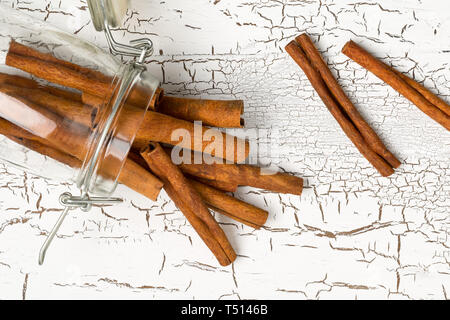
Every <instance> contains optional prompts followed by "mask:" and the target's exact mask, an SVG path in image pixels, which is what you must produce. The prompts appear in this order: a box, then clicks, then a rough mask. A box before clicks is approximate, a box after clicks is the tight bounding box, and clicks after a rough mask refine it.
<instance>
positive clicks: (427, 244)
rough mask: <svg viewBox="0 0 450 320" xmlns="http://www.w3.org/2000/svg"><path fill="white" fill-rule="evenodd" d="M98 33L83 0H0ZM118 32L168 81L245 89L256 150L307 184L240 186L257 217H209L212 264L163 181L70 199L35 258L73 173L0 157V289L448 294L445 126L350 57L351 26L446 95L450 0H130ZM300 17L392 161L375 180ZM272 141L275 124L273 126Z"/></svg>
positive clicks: (226, 93) (449, 187)
mask: <svg viewBox="0 0 450 320" xmlns="http://www.w3.org/2000/svg"><path fill="white" fill-rule="evenodd" d="M0 2H1V3H6V4H10V5H14V6H15V7H17V8H18V9H20V10H23V11H24V12H26V13H29V14H31V15H33V16H36V17H38V18H40V19H45V20H47V21H49V22H50V23H52V24H54V25H56V26H58V27H60V28H61V29H64V30H66V31H69V32H73V33H76V34H77V35H78V36H79V37H82V38H85V39H90V40H92V41H94V42H95V43H97V44H99V45H100V46H103V47H105V46H106V43H105V40H104V37H103V34H101V33H95V32H94V29H93V26H92V24H91V23H90V16H89V13H88V11H87V5H86V2H85V1H82V0H80V1H75V0H73V1H59V0H39V1H16V0H1V1H0ZM133 7H134V9H133V10H132V11H130V12H129V14H128V19H127V21H126V25H125V27H124V28H123V29H122V30H119V31H116V32H114V35H115V36H116V37H117V38H118V39H120V40H122V41H125V39H132V38H135V37H141V36H148V37H150V38H151V39H152V40H153V41H154V42H155V45H156V55H155V57H154V58H153V59H151V61H149V68H150V70H151V71H152V72H153V73H154V74H155V75H156V76H157V77H158V78H159V79H161V81H162V83H163V87H164V88H165V89H166V91H167V92H168V93H172V94H177V95H189V96H196V97H203V98H207V97H210V98H211V97H212V98H214V97H222V98H230V97H232V98H239V99H244V100H245V101H246V111H245V115H244V116H245V120H246V125H247V127H248V128H258V129H261V130H260V137H259V142H260V147H265V144H266V145H267V144H268V142H267V141H269V140H268V139H265V136H267V137H272V138H273V137H274V136H276V137H277V141H276V142H277V145H278V148H276V150H275V151H276V152H273V154H272V155H270V157H269V156H264V155H262V157H261V160H263V161H264V163H267V161H268V160H270V161H271V163H272V164H273V165H275V166H278V167H280V168H282V169H283V170H286V171H288V172H292V173H294V174H296V175H298V176H302V177H304V178H305V182H306V188H305V190H304V193H303V195H302V196H301V197H298V196H289V195H278V194H272V193H267V192H262V191H260V190H256V189H251V188H241V189H240V190H239V192H238V193H237V194H236V196H237V197H239V198H242V199H245V201H248V202H250V203H253V204H256V205H259V206H261V207H262V208H264V209H267V210H269V211H270V218H269V220H268V222H267V228H266V229H264V230H259V231H254V230H253V229H251V228H248V227H245V226H243V225H241V224H238V223H235V222H233V221H231V220H228V219H226V218H223V217H221V216H217V218H218V219H219V220H220V221H221V222H223V228H224V229H225V231H226V233H227V234H228V236H229V238H230V240H231V242H232V244H233V246H234V247H235V248H236V251H237V252H238V254H239V258H238V259H237V261H236V262H235V263H234V264H233V266H230V267H226V268H221V267H219V266H218V264H217V262H216V261H215V259H214V257H213V256H212V255H211V254H210V252H209V251H208V250H207V249H206V247H205V246H204V245H203V244H202V242H201V241H200V240H199V238H198V236H197V235H196V234H195V232H193V230H192V228H191V227H190V226H189V224H188V223H187V222H186V221H185V219H184V217H183V215H182V214H181V213H180V212H179V211H178V210H177V209H176V208H175V206H174V205H173V203H172V202H171V201H170V199H169V198H168V197H167V195H166V194H165V192H162V194H161V196H160V198H159V201H158V202H155V203H153V202H151V201H149V200H147V199H145V198H144V197H142V196H140V195H138V194H136V193H134V192H132V191H131V190H128V189H127V188H125V187H123V186H120V187H119V190H118V193H120V194H122V195H124V196H125V197H126V202H125V203H124V204H123V205H120V206H117V207H109V208H106V209H104V210H100V209H94V210H92V211H91V212H89V213H80V212H73V213H72V214H71V215H70V216H69V218H68V219H67V221H66V222H65V223H64V225H63V226H62V228H61V231H60V233H59V236H58V238H57V239H55V241H54V243H53V244H52V247H51V248H50V251H49V253H48V256H47V261H46V263H45V265H44V266H41V267H40V266H38V264H37V254H38V250H39V248H40V246H41V244H42V242H43V241H44V239H45V236H46V234H47V233H48V232H49V230H50V229H51V227H52V226H53V224H54V223H55V221H56V219H57V216H58V214H59V213H60V210H61V208H60V206H59V204H58V201H57V200H58V195H59V194H60V193H61V192H64V191H67V190H70V191H72V192H74V193H75V192H76V189H75V187H74V186H71V185H67V184H60V183H56V182H54V181H46V180H43V179H40V178H37V177H34V176H32V175H30V174H25V173H23V172H20V171H18V170H17V169H14V168H12V167H9V166H6V165H0V172H1V174H0V298H1V299H22V298H24V299H36V298H58V299H66V298H75V299H81V298H88V299H89V298H119V299H128V298H133V299H134V298H135V299H154V298H156V299H180V298H186V299H192V298H195V299H201V298H210V299H227V298H238V299H255V298H270V299H330V298H345V299H347V298H348V299H367V298H376V299H385V298H390V299H404V298H406V299H411V298H416V299H442V298H448V297H450V237H449V236H450V215H449V214H450V210H449V207H450V165H449V155H450V142H449V141H450V140H449V138H450V134H449V133H448V132H446V130H445V129H444V128H442V127H441V126H440V125H438V124H437V123H435V122H434V121H433V120H431V119H430V118H428V117H427V116H425V115H424V114H423V113H421V112H420V111H419V110H418V109H417V108H416V107H415V106H413V105H411V104H410V103H409V102H408V101H406V100H405V99H404V98H403V97H401V96H399V94H397V93H396V92H395V91H394V90H392V89H391V88H390V87H388V86H387V85H385V84H383V83H382V82H381V81H380V80H378V79H377V78H376V77H375V76H373V75H372V74H368V73H367V72H366V71H364V70H363V69H361V68H360V67H359V66H358V65H356V64H355V63H354V62H351V61H349V60H348V59H347V58H346V57H345V56H344V55H343V54H341V53H340V49H341V48H342V46H343V45H344V43H345V42H346V41H348V40H350V39H353V40H355V41H357V42H359V43H362V44H363V45H364V46H365V47H366V48H369V49H370V51H371V52H373V53H374V54H375V55H376V56H378V57H381V58H387V61H389V62H390V63H392V64H394V65H395V66H397V67H398V69H400V70H402V71H404V72H408V73H409V74H410V75H413V76H414V77H415V78H416V79H418V80H420V81H422V80H424V79H425V85H426V86H427V87H429V88H431V89H432V90H433V91H435V92H437V93H439V94H440V95H441V97H443V98H444V99H446V100H447V101H449V100H450V84H449V81H450V70H449V68H450V3H449V2H448V0H434V1H431V0H428V1H420V0H397V1H389V0H381V1H359V0H353V1H338V0H334V1H333V0H322V1H293V0H291V1H288V0H279V1H270V0H260V1H258V0H246V1H243V0H221V1H220V0H216V1H213V0H209V1H208V0H192V1H181V0H166V1H162V2H161V1H144V0H135V1H134V4H133ZM304 31H307V32H308V33H309V34H311V35H312V37H313V39H314V40H315V41H316V43H317V46H318V47H319V49H320V50H321V51H322V52H323V55H324V57H325V58H326V59H328V61H329V63H330V66H331V68H332V70H333V71H334V72H335V73H336V74H337V75H339V81H340V82H341V84H342V85H343V86H344V88H345V90H346V91H347V92H348V93H349V95H350V96H351V98H352V100H353V101H354V102H355V104H356V105H357V108H358V109H359V110H360V111H361V113H362V114H363V115H364V117H365V118H366V119H367V120H368V121H369V123H370V124H371V125H372V126H373V127H374V129H375V130H376V131H377V132H378V133H379V134H380V136H381V137H382V139H383V140H384V141H385V142H386V144H387V145H388V147H389V148H390V149H391V150H392V151H393V152H394V153H395V154H396V155H398V157H399V158H400V159H401V160H402V162H403V165H402V167H401V168H400V169H399V170H398V171H397V173H396V174H395V175H393V176H392V177H390V178H382V177H380V176H379V174H377V172H376V171H375V170H374V169H373V168H372V167H371V166H370V165H369V163H368V162H367V161H366V160H365V159H364V158H363V157H362V156H361V155H360V154H359V153H358V152H357V150H356V148H355V147H354V146H353V145H352V144H351V142H350V141H349V140H348V139H347V138H346V137H345V135H344V134H343V133H342V131H341V130H340V129H339V127H338V125H337V123H336V122H335V120H334V119H333V118H332V116H331V115H330V113H329V112H328V111H327V109H326V108H325V107H324V105H323V104H322V102H321V101H320V99H319V98H318V96H317V95H316V94H315V93H314V92H313V89H312V87H311V86H310V84H309V83H308V81H307V79H306V76H305V75H304V74H303V72H302V71H301V70H300V69H299V68H298V67H297V66H296V65H295V64H294V62H293V61H292V60H291V59H290V58H289V57H288V55H287V54H286V53H284V51H283V48H284V45H285V44H287V42H288V41H290V40H291V39H292V38H293V37H294V36H295V35H298V34H300V33H302V32H304ZM272 141H273V140H272Z"/></svg>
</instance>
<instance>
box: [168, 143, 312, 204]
mask: <svg viewBox="0 0 450 320" xmlns="http://www.w3.org/2000/svg"><path fill="white" fill-rule="evenodd" d="M165 151H166V153H168V154H169V155H170V154H171V152H172V149H168V148H167V149H165ZM183 152H184V150H180V156H181V157H182V158H183ZM194 160H195V158H194V155H192V154H191V161H190V163H181V164H180V165H179V168H180V169H181V171H183V173H185V174H188V175H191V176H193V177H197V178H201V179H206V180H210V181H217V182H219V183H220V182H225V183H232V184H233V185H238V186H250V187H255V188H259V189H264V190H268V191H272V192H278V193H286V194H295V195H301V194H302V191H303V179H302V178H299V177H296V176H293V175H290V174H286V173H282V172H269V171H265V169H262V168H259V167H257V166H253V165H246V164H228V163H220V162H218V163H217V162H214V163H211V164H206V163H201V164H195V162H194ZM219 161H220V160H219Z"/></svg>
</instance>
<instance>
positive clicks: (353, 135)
mask: <svg viewBox="0 0 450 320" xmlns="http://www.w3.org/2000/svg"><path fill="white" fill-rule="evenodd" d="M285 50H286V52H287V53H288V54H289V55H290V56H291V57H292V59H293V60H294V61H295V62H296V63H297V64H298V65H299V66H300V68H302V70H303V71H304V72H305V74H306V76H307V77H308V79H309V81H310V82H311V84H312V86H313V87H314V89H315V90H316V92H317V93H318V95H319V97H320V98H321V99H322V101H323V102H324V104H325V106H326V107H327V108H328V110H329V111H330V113H331V114H332V115H333V117H334V118H335V119H336V120H337V122H338V123H339V125H340V126H341V128H342V130H343V131H344V133H345V134H346V135H347V136H348V137H349V139H350V140H351V141H352V142H353V144H354V145H355V146H356V147H357V148H358V150H359V152H361V154H362V155H363V156H364V157H365V158H366V159H367V160H368V161H369V162H370V163H371V164H372V165H373V166H374V167H375V168H376V169H377V170H378V171H379V172H380V173H381V175H383V176H385V177H386V176H390V175H391V174H393V173H394V169H393V168H392V167H391V166H390V165H389V164H388V163H387V162H386V161H385V160H384V159H383V158H382V157H381V156H379V155H378V154H377V153H376V152H375V151H373V150H372V149H371V148H370V146H369V145H368V143H367V142H366V141H365V140H364V138H363V137H362V135H361V133H360V132H359V131H358V129H357V128H356V127H355V125H354V124H353V123H352V122H351V121H350V120H349V118H348V117H347V116H346V114H345V113H344V112H343V110H342V109H341V107H340V106H339V104H338V103H337V102H336V99H335V98H334V97H333V95H332V93H331V92H330V90H329V89H328V87H327V85H326V83H325V82H324V80H323V79H322V77H321V75H320V73H319V71H317V70H316V69H315V68H314V67H313V65H312V64H311V62H310V61H309V59H308V58H307V56H306V54H305V52H304V51H303V49H302V48H301V47H300V46H299V44H297V42H296V41H291V42H290V43H289V44H288V45H287V46H286V48H285Z"/></svg>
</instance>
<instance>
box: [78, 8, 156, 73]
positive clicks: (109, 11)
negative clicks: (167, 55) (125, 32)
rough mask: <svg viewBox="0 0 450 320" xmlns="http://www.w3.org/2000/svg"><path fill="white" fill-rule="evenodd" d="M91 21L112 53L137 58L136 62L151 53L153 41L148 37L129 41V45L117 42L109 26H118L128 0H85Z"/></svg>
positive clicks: (122, 18)
mask: <svg viewBox="0 0 450 320" xmlns="http://www.w3.org/2000/svg"><path fill="white" fill-rule="evenodd" d="M87 4H88V8H89V12H90V13H91V18H92V22H93V24H94V27H95V29H96V30H97V31H103V32H104V33H105V36H106V40H107V41H108V46H109V49H110V51H111V53H112V54H115V55H122V56H128V57H135V58H138V63H140V64H142V63H143V62H144V60H145V59H146V58H148V57H150V56H151V55H153V42H152V41H151V40H150V39H148V38H140V39H136V40H132V41H130V44H129V45H126V44H122V43H119V42H117V41H116V40H115V39H114V37H113V35H112V32H111V28H115V27H120V26H121V25H122V23H123V20H124V17H125V15H126V11H127V10H128V9H129V6H130V1H129V0H87Z"/></svg>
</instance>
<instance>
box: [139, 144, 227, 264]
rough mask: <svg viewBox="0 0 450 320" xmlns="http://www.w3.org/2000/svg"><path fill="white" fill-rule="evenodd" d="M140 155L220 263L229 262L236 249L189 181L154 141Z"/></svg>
mask: <svg viewBox="0 0 450 320" xmlns="http://www.w3.org/2000/svg"><path fill="white" fill-rule="evenodd" d="M141 155H142V157H143V158H144V159H145V161H146V162H147V163H148V165H149V167H150V169H151V170H152V171H153V173H155V174H156V175H157V176H158V177H159V178H160V179H161V180H162V181H163V182H164V189H165V190H166V192H167V194H168V195H169V196H170V198H171V199H172V200H173V201H174V202H175V204H176V206H177V207H178V208H179V209H180V210H181V211H182V212H183V214H184V216H185V217H186V219H187V220H188V221H189V223H190V224H191V225H192V227H193V228H194V229H195V230H196V231H197V233H198V234H199V236H200V237H201V238H202V240H203V241H204V243H205V244H206V245H207V246H208V247H209V249H210V250H211V252H212V253H213V254H214V256H215V257H216V259H217V260H218V261H219V263H220V264H221V265H222V266H227V265H229V264H231V263H232V262H233V261H234V260H235V259H236V253H235V251H234V249H233V248H232V246H231V244H230V243H229V241H228V239H227V237H226V235H225V233H224V232H223V230H222V229H221V228H220V226H219V224H218V223H217V222H216V220H215V219H214V218H213V216H212V215H211V213H210V212H209V210H208V208H207V207H206V205H205V204H204V203H203V200H202V199H201V197H200V195H199V194H198V193H197V191H196V190H195V189H194V188H193V187H192V186H191V185H190V184H189V182H188V181H187V180H186V178H185V177H184V176H183V174H182V173H181V171H180V170H179V169H178V168H177V166H175V165H174V164H173V163H172V160H171V159H170V158H169V156H168V155H167V154H166V153H165V152H164V150H163V149H162V148H161V146H160V145H159V144H157V143H151V144H150V145H149V146H148V147H146V148H143V149H142V150H141Z"/></svg>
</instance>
